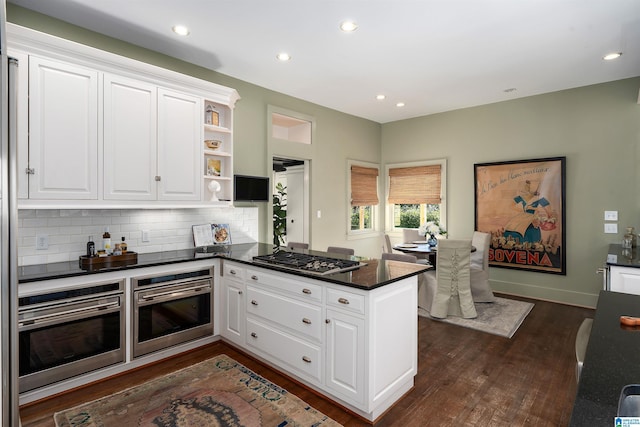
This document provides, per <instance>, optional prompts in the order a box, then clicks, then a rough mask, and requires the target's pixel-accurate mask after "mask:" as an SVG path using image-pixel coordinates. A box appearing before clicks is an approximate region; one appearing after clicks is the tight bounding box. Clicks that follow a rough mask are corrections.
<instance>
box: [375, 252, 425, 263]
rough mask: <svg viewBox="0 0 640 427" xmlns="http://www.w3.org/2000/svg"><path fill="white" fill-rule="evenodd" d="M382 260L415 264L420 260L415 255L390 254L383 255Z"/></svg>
mask: <svg viewBox="0 0 640 427" xmlns="http://www.w3.org/2000/svg"><path fill="white" fill-rule="evenodd" d="M382 259H384V260H389V261H402V262H412V263H415V262H416V261H417V260H418V259H417V258H416V257H415V256H414V255H409V254H390V253H383V254H382Z"/></svg>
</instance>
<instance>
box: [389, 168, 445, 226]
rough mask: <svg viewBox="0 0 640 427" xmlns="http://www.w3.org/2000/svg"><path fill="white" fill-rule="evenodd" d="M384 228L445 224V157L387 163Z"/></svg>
mask: <svg viewBox="0 0 640 427" xmlns="http://www.w3.org/2000/svg"><path fill="white" fill-rule="evenodd" d="M386 175H387V179H388V193H387V194H388V198H387V202H388V204H387V208H388V210H387V212H388V213H387V229H389V230H395V229H402V228H415V229H417V228H418V227H420V224H424V223H425V222H427V221H433V222H437V223H438V224H440V225H441V226H442V227H444V228H446V198H445V195H446V176H447V175H446V160H444V159H443V160H433V161H425V162H419V163H402V164H393V165H387V168H386Z"/></svg>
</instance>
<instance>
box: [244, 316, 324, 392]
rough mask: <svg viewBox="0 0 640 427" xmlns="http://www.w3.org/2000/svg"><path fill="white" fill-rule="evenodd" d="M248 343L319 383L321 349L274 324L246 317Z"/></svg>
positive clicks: (259, 351) (260, 352) (309, 379)
mask: <svg viewBox="0 0 640 427" xmlns="http://www.w3.org/2000/svg"><path fill="white" fill-rule="evenodd" d="M247 345H248V346H249V348H250V349H251V350H252V351H253V352H257V353H258V354H260V355H261V356H263V357H266V358H268V359H270V360H271V361H273V362H275V363H277V364H278V366H279V367H281V368H284V369H285V370H286V371H289V372H290V373H292V374H294V375H296V376H297V377H300V378H303V379H306V380H307V381H311V382H312V383H315V384H318V383H320V381H321V380H322V372H323V370H322V349H321V348H320V346H319V345H314V344H312V343H310V342H308V341H306V340H304V339H302V338H299V337H296V336H294V335H291V334H288V333H286V332H284V331H282V330H281V329H280V328H278V327H277V326H274V325H267V324H266V323H263V322H261V321H259V320H257V319H253V318H251V317H248V318H247Z"/></svg>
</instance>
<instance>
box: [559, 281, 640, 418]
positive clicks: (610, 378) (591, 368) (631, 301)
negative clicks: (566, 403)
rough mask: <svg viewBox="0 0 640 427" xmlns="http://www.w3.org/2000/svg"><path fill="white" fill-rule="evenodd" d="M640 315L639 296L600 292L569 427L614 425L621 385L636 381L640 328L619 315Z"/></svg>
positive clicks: (639, 375) (639, 379) (639, 370)
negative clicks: (625, 324) (626, 322)
mask: <svg viewBox="0 0 640 427" xmlns="http://www.w3.org/2000/svg"><path fill="white" fill-rule="evenodd" d="M623 315H624V316H634V317H638V316H640V296H637V295H629V294H625V293H621V292H610V291H600V296H599V297H598V307H597V309H596V314H595V318H594V320H593V327H592V329H591V335H590V337H589V344H588V346H587V353H586V355H585V359H584V365H583V367H582V374H581V376H580V382H579V384H578V392H577V394H576V400H575V403H574V405H573V412H572V414H571V423H570V426H571V427H587V426H588V427H598V426H603V427H605V426H612V425H614V418H615V416H616V414H617V410H618V399H619V398H620V393H621V391H622V388H623V387H624V386H625V385H628V384H639V383H640V368H639V367H638V354H640V330H639V329H638V327H636V326H634V327H625V326H624V325H621V324H620V316H623Z"/></svg>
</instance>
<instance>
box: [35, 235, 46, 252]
mask: <svg viewBox="0 0 640 427" xmlns="http://www.w3.org/2000/svg"><path fill="white" fill-rule="evenodd" d="M44 249H49V236H48V235H46V234H38V235H37V236H36V250H39V251H40V250H44Z"/></svg>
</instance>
